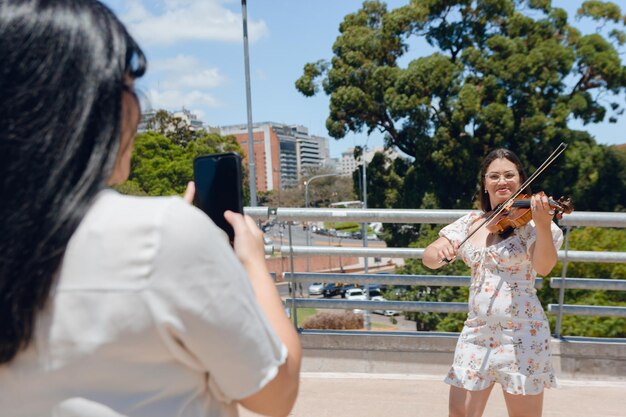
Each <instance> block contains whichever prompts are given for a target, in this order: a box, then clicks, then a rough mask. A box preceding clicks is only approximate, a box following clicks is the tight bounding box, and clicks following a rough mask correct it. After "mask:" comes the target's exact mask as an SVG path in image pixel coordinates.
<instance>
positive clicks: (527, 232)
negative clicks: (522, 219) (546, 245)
mask: <svg viewBox="0 0 626 417" xmlns="http://www.w3.org/2000/svg"><path fill="white" fill-rule="evenodd" d="M515 230H516V232H517V235H518V236H519V238H520V240H521V241H522V243H524V245H525V246H526V253H528V254H529V255H530V250H531V248H532V247H533V244H534V243H535V241H536V240H537V230H536V229H535V222H534V221H532V220H531V221H530V222H528V224H526V225H525V226H523V227H520V228H518V229H515ZM550 231H551V232H552V243H554V247H555V248H556V250H559V249H560V248H561V245H562V244H563V231H562V230H561V229H560V228H559V226H557V225H556V224H555V223H554V222H551V223H550Z"/></svg>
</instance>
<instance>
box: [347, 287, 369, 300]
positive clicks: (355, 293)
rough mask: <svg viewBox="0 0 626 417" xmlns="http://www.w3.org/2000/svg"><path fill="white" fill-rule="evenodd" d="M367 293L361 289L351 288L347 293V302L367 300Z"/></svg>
mask: <svg viewBox="0 0 626 417" xmlns="http://www.w3.org/2000/svg"><path fill="white" fill-rule="evenodd" d="M365 299H366V298H365V293H364V292H363V290H362V289H361V288H350V289H349V290H347V291H346V300H365Z"/></svg>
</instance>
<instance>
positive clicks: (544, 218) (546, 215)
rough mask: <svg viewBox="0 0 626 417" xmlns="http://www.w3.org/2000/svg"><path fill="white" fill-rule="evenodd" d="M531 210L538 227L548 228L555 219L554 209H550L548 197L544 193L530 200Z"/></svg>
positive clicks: (535, 195)
mask: <svg viewBox="0 0 626 417" xmlns="http://www.w3.org/2000/svg"><path fill="white" fill-rule="evenodd" d="M530 210H531V213H532V215H533V221H534V222H535V225H536V226H537V227H542V226H548V227H549V225H550V222H551V221H552V218H553V217H554V213H555V212H554V209H553V208H552V207H550V202H549V199H548V196H547V195H545V193H544V192H543V191H541V192H539V193H537V194H534V195H533V196H532V197H531V198H530Z"/></svg>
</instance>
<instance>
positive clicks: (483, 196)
mask: <svg viewBox="0 0 626 417" xmlns="http://www.w3.org/2000/svg"><path fill="white" fill-rule="evenodd" d="M496 159H508V160H509V161H511V162H513V164H515V168H517V172H518V173H519V178H520V185H522V184H523V183H524V181H526V179H527V177H526V171H524V167H523V166H522V162H521V161H520V160H519V158H518V157H517V155H515V153H513V151H510V150H508V149H504V148H498V149H494V150H493V151H491V152H489V153H488V154H487V156H485V158H484V159H483V162H482V165H481V166H480V179H479V181H480V189H479V195H478V198H479V202H480V209H481V210H482V211H484V212H485V213H487V212H489V211H491V210H492V209H494V208H495V207H491V200H489V194H487V193H486V192H485V175H486V174H487V169H488V168H489V165H491V163H492V162H493V161H495V160H496ZM523 193H524V194H529V195H530V193H531V192H530V186H528V187H526V188H525V189H524V191H523Z"/></svg>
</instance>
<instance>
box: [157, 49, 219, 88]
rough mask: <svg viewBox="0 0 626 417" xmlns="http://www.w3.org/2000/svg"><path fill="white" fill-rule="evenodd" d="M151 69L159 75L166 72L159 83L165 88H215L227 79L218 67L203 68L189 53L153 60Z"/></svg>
mask: <svg viewBox="0 0 626 417" xmlns="http://www.w3.org/2000/svg"><path fill="white" fill-rule="evenodd" d="M150 70H151V72H152V73H154V74H157V76H158V73H164V74H165V79H163V80H162V81H161V82H160V83H159V84H160V87H162V88H165V89H178V88H191V89H194V88H201V89H202V88H215V87H218V86H220V85H222V84H223V83H224V81H225V77H223V76H222V74H221V73H220V71H219V69H218V68H214V67H209V68H202V64H201V63H200V61H199V60H198V59H197V58H195V57H193V56H189V55H178V56H176V57H175V58H170V59H162V60H157V61H154V62H151V63H150Z"/></svg>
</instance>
